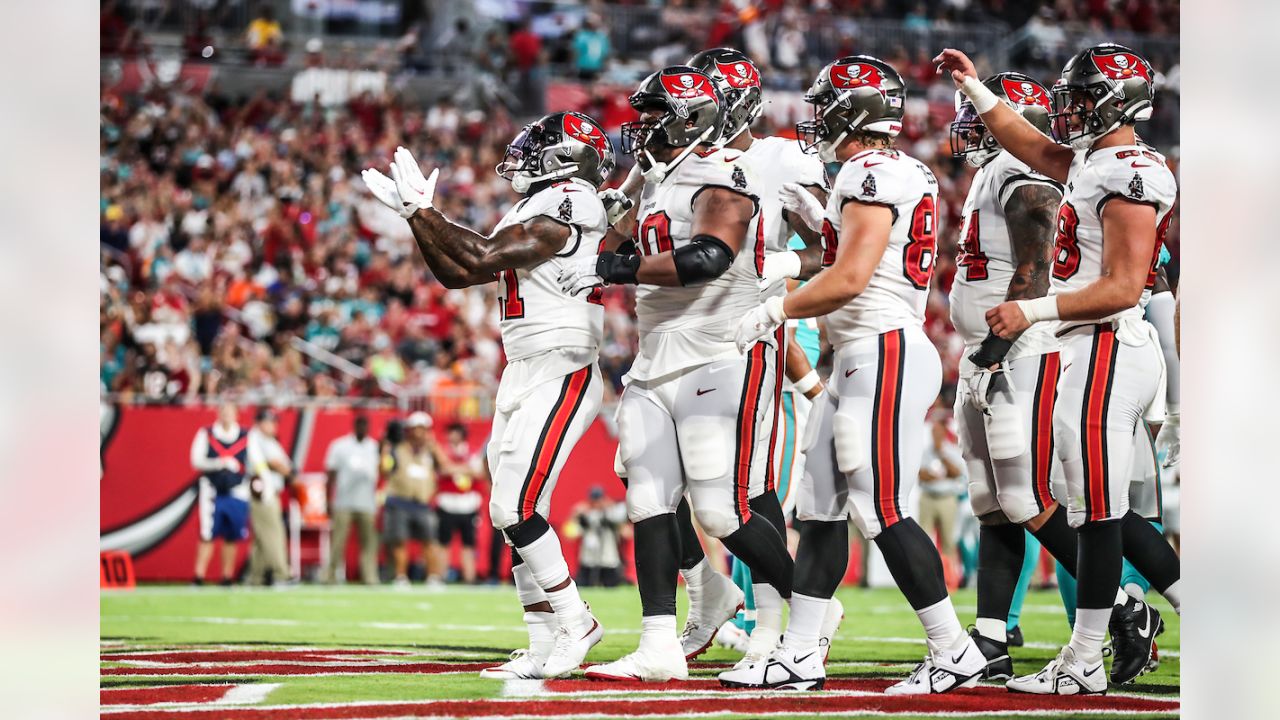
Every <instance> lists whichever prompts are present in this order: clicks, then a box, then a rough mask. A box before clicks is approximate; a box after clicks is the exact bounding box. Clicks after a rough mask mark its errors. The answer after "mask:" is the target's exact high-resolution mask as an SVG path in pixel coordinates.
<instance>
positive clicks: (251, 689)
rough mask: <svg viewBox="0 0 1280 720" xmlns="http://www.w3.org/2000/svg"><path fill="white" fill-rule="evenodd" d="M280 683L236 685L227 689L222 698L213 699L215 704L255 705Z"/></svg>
mask: <svg viewBox="0 0 1280 720" xmlns="http://www.w3.org/2000/svg"><path fill="white" fill-rule="evenodd" d="M281 684H282V683H249V684H246V685H236V686H235V687H233V688H231V689H230V690H228V691H227V694H226V695H223V696H222V699H220V700H215V701H214V703H213V704H215V705H257V704H258V703H260V702H262V701H264V700H266V699H267V696H268V695H270V694H271V692H272V691H273V690H275V689H276V688H278V687H280V685H281Z"/></svg>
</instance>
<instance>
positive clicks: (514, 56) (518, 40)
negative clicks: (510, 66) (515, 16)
mask: <svg viewBox="0 0 1280 720" xmlns="http://www.w3.org/2000/svg"><path fill="white" fill-rule="evenodd" d="M508 42H509V44H510V48H511V60H512V62H513V63H514V64H515V66H516V69H517V70H519V71H520V72H529V71H530V70H532V69H533V67H534V66H535V65H537V64H538V55H539V54H541V53H542V39H541V38H539V37H538V36H537V35H536V34H535V33H534V32H533V31H532V30H530V29H529V23H528V22H521V23H520V25H519V27H517V28H516V29H515V32H513V33H511V38H510V40H509V41H508Z"/></svg>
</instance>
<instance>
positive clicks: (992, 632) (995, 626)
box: [974, 617, 1009, 642]
mask: <svg viewBox="0 0 1280 720" xmlns="http://www.w3.org/2000/svg"><path fill="white" fill-rule="evenodd" d="M974 625H976V626H977V627H978V634H979V635H981V636H982V637H984V638H988V639H991V640H995V641H996V642H1008V640H1009V634H1008V629H1009V621H1007V620H999V619H997V618H984V617H980V618H978V621H977V622H975V623H974Z"/></svg>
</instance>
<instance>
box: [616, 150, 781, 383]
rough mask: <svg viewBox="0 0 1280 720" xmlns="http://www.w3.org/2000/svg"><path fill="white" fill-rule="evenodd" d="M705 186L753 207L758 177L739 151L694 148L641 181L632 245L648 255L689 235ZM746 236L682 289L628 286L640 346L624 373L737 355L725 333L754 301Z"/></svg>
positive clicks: (650, 374)
mask: <svg viewBox="0 0 1280 720" xmlns="http://www.w3.org/2000/svg"><path fill="white" fill-rule="evenodd" d="M711 188H725V189H728V190H730V191H733V192H735V193H740V194H742V195H744V196H746V197H748V198H751V200H752V202H754V203H756V211H757V213H758V210H759V197H760V194H759V191H758V180H757V179H756V178H755V177H754V173H753V171H752V166H751V164H750V162H749V161H748V159H747V158H746V157H745V156H744V154H743V153H742V152H741V151H738V150H729V149H717V150H711V151H707V152H705V153H699V152H694V153H691V154H690V155H689V157H688V158H687V159H685V160H684V161H683V162H682V163H680V164H679V165H678V166H676V169H675V170H674V171H673V172H672V173H671V174H670V175H668V176H667V177H666V178H665V179H663V181H662V182H660V183H658V184H657V185H646V186H645V188H644V192H643V194H642V195H641V198H640V206H639V209H638V211H637V215H636V220H637V224H636V237H635V243H636V249H637V251H638V252H639V253H640V254H642V255H656V254H659V253H662V252H666V251H668V250H675V249H678V248H681V247H684V246H686V245H688V244H689V243H690V242H692V240H693V232H692V229H693V207H694V203H695V202H696V201H697V199H698V196H699V195H700V194H701V193H703V192H705V191H707V190H710V189H711ZM750 241H751V238H743V241H742V247H741V248H740V249H739V252H738V254H737V256H736V257H735V258H734V261H733V264H732V265H730V266H729V269H728V270H726V271H725V272H724V274H723V275H721V276H720V277H717V278H715V279H714V280H711V281H710V282H707V283H703V284H701V285H695V286H690V287H660V286H657V285H644V284H641V285H639V286H637V288H636V321H637V326H638V330H639V335H640V347H639V352H638V353H637V356H636V359H635V362H634V363H633V364H632V366H631V371H630V372H629V373H628V375H629V376H630V377H631V378H632V379H639V380H646V379H652V378H656V377H660V376H662V375H666V374H669V373H672V372H676V371H678V370H682V369H684V368H688V367H694V366H697V365H702V364H705V363H707V362H711V361H714V360H718V359H721V358H726V357H738V356H739V355H740V353H738V351H737V348H736V346H735V345H734V343H733V331H734V328H735V327H736V324H737V322H738V320H739V319H740V318H741V317H742V316H743V315H744V314H745V313H746V312H747V311H748V310H750V309H751V308H753V307H755V306H756V305H757V304H758V303H759V290H758V288H757V285H756V280H757V277H758V275H757V269H756V261H755V254H754V252H753V248H752V247H751V242H750Z"/></svg>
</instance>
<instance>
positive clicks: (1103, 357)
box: [1080, 327, 1116, 522]
mask: <svg viewBox="0 0 1280 720" xmlns="http://www.w3.org/2000/svg"><path fill="white" fill-rule="evenodd" d="M1115 349H1116V333H1115V330H1113V329H1111V328H1110V327H1099V328H1098V329H1097V330H1096V331H1095V335H1094V339H1093V358H1092V359H1091V360H1090V362H1091V364H1092V366H1091V367H1090V370H1089V379H1088V382H1087V383H1086V384H1085V389H1084V417H1083V418H1082V420H1083V423H1082V425H1083V427H1081V428H1080V439H1081V443H1082V445H1083V449H1084V479H1085V501H1086V504H1087V505H1088V508H1089V514H1088V519H1089V521H1091V522H1092V521H1095V520H1104V519H1106V517H1107V504H1108V498H1107V396H1108V395H1109V393H1110V389H1111V388H1110V385H1111V377H1112V374H1113V373H1114V372H1115V367H1114V365H1113V363H1114V360H1115Z"/></svg>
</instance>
